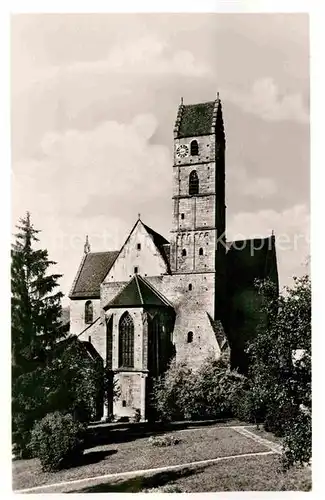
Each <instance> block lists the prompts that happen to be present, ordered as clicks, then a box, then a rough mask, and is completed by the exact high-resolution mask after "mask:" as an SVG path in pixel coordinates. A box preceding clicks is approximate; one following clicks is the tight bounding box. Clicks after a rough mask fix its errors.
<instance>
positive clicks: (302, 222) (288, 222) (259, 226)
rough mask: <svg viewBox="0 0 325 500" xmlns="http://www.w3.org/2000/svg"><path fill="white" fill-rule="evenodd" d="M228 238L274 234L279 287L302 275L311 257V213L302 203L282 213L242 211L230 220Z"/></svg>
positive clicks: (258, 236)
mask: <svg viewBox="0 0 325 500" xmlns="http://www.w3.org/2000/svg"><path fill="white" fill-rule="evenodd" d="M227 228H228V229H227V238H228V239H229V240H230V241H232V240H233V241H234V240H241V239H245V238H254V237H255V238H263V237H266V236H269V235H270V234H271V233H272V231H274V234H275V239H276V251H277V258H278V270H279V278H280V285H281V286H282V285H286V284H289V283H290V281H291V278H292V276H294V275H301V274H303V273H304V272H305V269H306V268H305V266H304V263H305V262H306V258H307V257H308V256H309V255H310V246H309V243H310V242H309V237H310V236H309V231H310V214H309V210H308V207H307V206H306V205H304V204H299V205H294V206H293V207H290V208H288V209H285V210H283V211H279V212H277V211H275V210H260V211H256V212H241V213H237V214H235V215H234V216H232V217H230V218H229V221H228V225H227Z"/></svg>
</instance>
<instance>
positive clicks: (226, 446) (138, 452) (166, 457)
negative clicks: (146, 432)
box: [13, 426, 268, 490]
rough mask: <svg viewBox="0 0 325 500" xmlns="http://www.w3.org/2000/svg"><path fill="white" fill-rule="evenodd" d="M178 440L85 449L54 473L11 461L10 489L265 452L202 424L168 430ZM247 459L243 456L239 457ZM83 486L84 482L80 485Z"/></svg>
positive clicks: (36, 463) (35, 463)
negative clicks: (73, 461)
mask: <svg viewBox="0 0 325 500" xmlns="http://www.w3.org/2000/svg"><path fill="white" fill-rule="evenodd" d="M167 434H168V435H174V436H175V437H177V438H178V439H180V443H179V444H177V445H174V446H170V447H165V448H160V447H159V448H158V447H154V446H152V445H151V444H150V442H149V441H148V438H139V439H135V440H134V441H129V442H124V443H123V442H122V443H114V444H109V445H103V446H97V447H96V448H92V449H89V450H87V452H86V453H85V455H84V457H83V460H82V463H80V464H79V465H77V466H75V467H73V468H70V469H65V470H62V471H59V472H55V473H44V472H42V471H41V468H40V464H39V461H38V460H37V459H32V460H17V461H14V462H13V488H14V489H15V490H17V489H24V488H30V487H33V486H39V485H44V484H50V483H58V482H62V481H69V480H74V479H81V478H87V477H94V476H98V475H102V474H110V473H116V472H126V471H133V470H139V469H140V470H142V469H149V468H150V469H151V468H157V467H164V466H168V465H177V464H185V463H189V462H195V461H199V460H206V459H211V458H217V457H224V456H229V455H238V454H243V453H254V452H261V451H268V449H267V448H266V447H265V446H264V445H261V444H259V443H257V442H254V441H253V440H251V439H250V438H247V437H245V436H242V435H241V434H239V433H238V432H236V431H235V430H233V429H231V428H222V427H217V426H213V427H202V428H196V429H189V430H178V431H173V432H168V433H167ZM242 460H244V461H245V460H246V459H242ZM83 486H85V484H84V485H83Z"/></svg>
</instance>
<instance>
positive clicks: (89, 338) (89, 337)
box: [88, 335, 91, 344]
mask: <svg viewBox="0 0 325 500" xmlns="http://www.w3.org/2000/svg"><path fill="white" fill-rule="evenodd" d="M88 342H89V344H91V335H89V336H88Z"/></svg>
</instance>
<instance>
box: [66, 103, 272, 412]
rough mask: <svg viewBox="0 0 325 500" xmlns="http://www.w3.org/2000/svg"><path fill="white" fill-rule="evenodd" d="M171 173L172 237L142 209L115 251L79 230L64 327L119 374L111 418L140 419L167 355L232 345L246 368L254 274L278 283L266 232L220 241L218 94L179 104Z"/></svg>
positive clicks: (190, 355) (197, 354) (216, 352)
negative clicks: (95, 245)
mask: <svg viewBox="0 0 325 500" xmlns="http://www.w3.org/2000/svg"><path fill="white" fill-rule="evenodd" d="M172 175H173V193H172V199H173V225H172V229H171V234H170V241H167V240H166V239H165V238H164V237H163V236H161V235H160V234H158V233H157V232H156V231H154V230H153V229H151V228H150V227H148V226H147V225H146V224H144V223H143V222H142V220H141V218H140V216H139V218H138V220H137V221H136V223H135V224H134V226H133V228H132V230H131V232H130V234H129V236H128V237H127V239H126V241H125V243H124V244H123V246H122V248H121V249H120V250H118V251H107V252H96V253H93V252H91V251H90V245H89V242H88V238H87V241H86V244H85V253H84V256H83V258H82V261H81V264H80V267H79V270H78V272H77V275H76V278H75V280H74V283H73V285H72V289H71V292H70V299H71V304H70V332H71V333H72V334H76V335H79V338H80V340H85V341H89V342H91V343H92V344H93V346H94V348H95V349H96V350H97V352H98V353H99V354H100V356H101V357H102V359H103V362H104V363H105V364H106V366H107V368H108V369H109V370H111V373H112V376H113V377H114V378H115V379H116V380H117V381H118V384H119V386H120V397H119V398H118V400H117V401H116V402H114V407H113V408H111V409H109V411H111V412H112V413H113V414H114V415H116V416H117V417H132V416H133V415H134V414H135V412H136V411H138V412H139V411H140V414H141V418H142V419H145V418H147V416H148V412H149V408H148V394H149V392H150V387H151V382H152V378H153V377H155V376H157V375H158V374H160V373H162V372H163V371H164V370H165V369H166V366H167V364H168V361H169V360H170V357H171V356H172V355H173V354H176V359H177V360H184V361H187V362H189V363H190V364H191V365H192V366H194V367H198V366H200V364H201V363H202V361H203V360H204V359H205V358H206V357H207V356H208V355H211V354H212V355H213V356H215V357H216V358H218V357H219V356H220V355H221V353H222V352H223V351H225V350H227V349H229V346H230V352H231V360H232V364H233V366H238V367H239V368H241V369H244V368H245V355H244V351H243V348H244V342H245V340H246V339H247V338H249V337H251V336H253V335H254V333H255V330H256V324H257V321H258V307H256V304H257V300H258V295H257V292H256V289H255V288H254V280H255V278H262V279H264V278H266V277H270V278H271V279H273V280H274V281H275V283H276V284H277V283H278V278H277V261H276V252H275V239H274V236H273V235H271V236H270V237H268V238H265V239H263V240H245V241H242V242H226V236H225V232H226V213H225V212H226V206H225V134H224V123H223V116H222V106H221V102H220V99H219V96H218V97H217V99H216V100H215V101H212V102H206V103H200V104H191V105H184V104H183V102H182V103H181V105H180V106H179V108H178V113H177V119H176V124H175V128H174V164H173V168H172ZM143 185H144V189H145V179H144V180H143ZM245 229H247V228H245Z"/></svg>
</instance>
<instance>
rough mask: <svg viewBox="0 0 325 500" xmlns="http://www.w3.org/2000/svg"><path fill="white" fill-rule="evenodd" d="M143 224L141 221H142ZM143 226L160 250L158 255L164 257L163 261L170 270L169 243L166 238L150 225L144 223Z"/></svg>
mask: <svg viewBox="0 0 325 500" xmlns="http://www.w3.org/2000/svg"><path fill="white" fill-rule="evenodd" d="M142 224H143V222H142ZM143 227H144V228H145V230H146V231H147V233H149V235H150V236H151V237H152V239H153V242H154V244H155V246H156V247H157V249H158V250H159V252H160V255H161V256H162V258H163V259H164V261H165V263H166V264H167V268H168V270H170V243H169V241H168V240H166V238H164V237H163V236H162V235H161V234H159V233H157V232H156V231H154V230H153V229H151V227H149V226H147V225H146V224H143Z"/></svg>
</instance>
